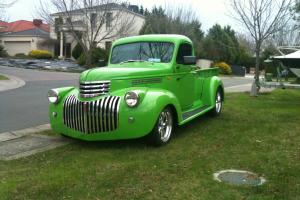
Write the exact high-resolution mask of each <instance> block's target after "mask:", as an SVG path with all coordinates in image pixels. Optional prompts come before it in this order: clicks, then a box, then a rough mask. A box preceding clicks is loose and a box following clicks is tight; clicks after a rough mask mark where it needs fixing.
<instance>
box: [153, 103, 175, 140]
mask: <svg viewBox="0 0 300 200" xmlns="http://www.w3.org/2000/svg"><path fill="white" fill-rule="evenodd" d="M173 132H174V117H173V112H172V110H171V109H170V108H169V107H166V108H165V109H164V110H163V111H161V113H160V114H159V116H158V119H157V122H156V124H155V126H154V128H153V130H152V132H151V133H150V134H149V135H148V142H149V143H150V144H151V145H154V146H162V145H165V144H167V143H168V142H169V141H170V139H171V136H172V134H173Z"/></svg>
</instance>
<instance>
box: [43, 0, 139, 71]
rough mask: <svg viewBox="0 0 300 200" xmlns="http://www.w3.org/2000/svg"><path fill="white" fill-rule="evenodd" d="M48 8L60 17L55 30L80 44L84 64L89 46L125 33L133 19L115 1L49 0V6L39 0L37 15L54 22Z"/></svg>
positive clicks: (91, 49) (89, 61) (90, 57)
mask: <svg viewBox="0 0 300 200" xmlns="http://www.w3.org/2000/svg"><path fill="white" fill-rule="evenodd" d="M49 8H51V9H52V10H54V11H55V12H56V14H55V16H56V19H60V20H57V22H58V21H60V22H61V23H60V24H59V27H58V29H64V31H65V30H66V31H67V32H68V34H70V35H71V36H72V37H73V38H74V39H75V40H76V41H77V42H78V43H79V44H80V46H81V47H82V50H83V52H84V55H85V58H86V65H87V66H89V65H90V64H91V61H92V51H93V49H94V48H96V47H97V46H98V44H99V43H101V42H103V41H105V40H111V39H115V38H117V37H120V36H121V37H124V36H127V35H128V34H129V33H130V32H131V31H132V28H133V24H134V18H135V15H132V14H131V13H130V12H129V11H128V9H127V6H126V5H122V4H121V2H120V1H118V0H89V1H86V0H51V1H50V5H49V3H48V4H47V3H46V4H44V2H41V1H40V6H39V12H38V14H39V15H40V16H46V17H45V18H44V19H46V20H47V21H48V22H49V23H52V24H54V23H55V22H54V21H53V15H50V13H51V12H50V10H49ZM79 26H80V27H79ZM78 27H79V28H78ZM60 31H61V30H60ZM78 33H80V34H78Z"/></svg>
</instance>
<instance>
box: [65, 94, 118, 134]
mask: <svg viewBox="0 0 300 200" xmlns="http://www.w3.org/2000/svg"><path fill="white" fill-rule="evenodd" d="M120 101H121V98H120V97H117V96H108V97H105V98H103V99H99V100H96V101H89V102H81V101H79V100H78V99H77V97H76V96H75V95H71V96H69V97H67V99H66V100H65V101H64V104H63V122H64V124H65V125H66V126H67V127H69V128H71V129H74V130H76V131H79V132H82V133H85V134H93V133H100V132H111V131H114V130H116V129H117V128H118V124H119V122H118V121H119V106H120Z"/></svg>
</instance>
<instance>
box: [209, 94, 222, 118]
mask: <svg viewBox="0 0 300 200" xmlns="http://www.w3.org/2000/svg"><path fill="white" fill-rule="evenodd" d="M222 107H223V102H222V92H221V90H220V89H219V90H218V91H217V94H216V101H215V107H214V108H213V109H212V110H211V112H210V114H211V115H212V116H218V115H220V114H221V112H222Z"/></svg>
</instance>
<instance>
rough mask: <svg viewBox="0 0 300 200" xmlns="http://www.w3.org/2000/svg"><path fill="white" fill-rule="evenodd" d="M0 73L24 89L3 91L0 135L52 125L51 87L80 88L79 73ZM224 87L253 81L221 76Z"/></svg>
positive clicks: (1, 70) (13, 70)
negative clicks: (20, 81)
mask: <svg viewBox="0 0 300 200" xmlns="http://www.w3.org/2000/svg"><path fill="white" fill-rule="evenodd" d="M0 73H3V74H8V75H12V76H17V77H19V78H21V79H23V80H24V81H26V85H25V86H24V87H21V88H18V89H14V90H9V91H4V92H0V103H1V104H0V133H2V132H6V131H15V130H20V129H24V128H29V127H32V126H38V125H41V124H47V123H49V119H48V100H47V92H48V90H49V89H51V88H56V87H64V86H78V79H79V74H76V73H64V72H47V71H37V70H30V69H21V68H12V67H2V66H0ZM222 79H223V82H224V85H225V87H232V86H238V85H245V84H250V83H251V82H252V79H249V78H237V77H222Z"/></svg>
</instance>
